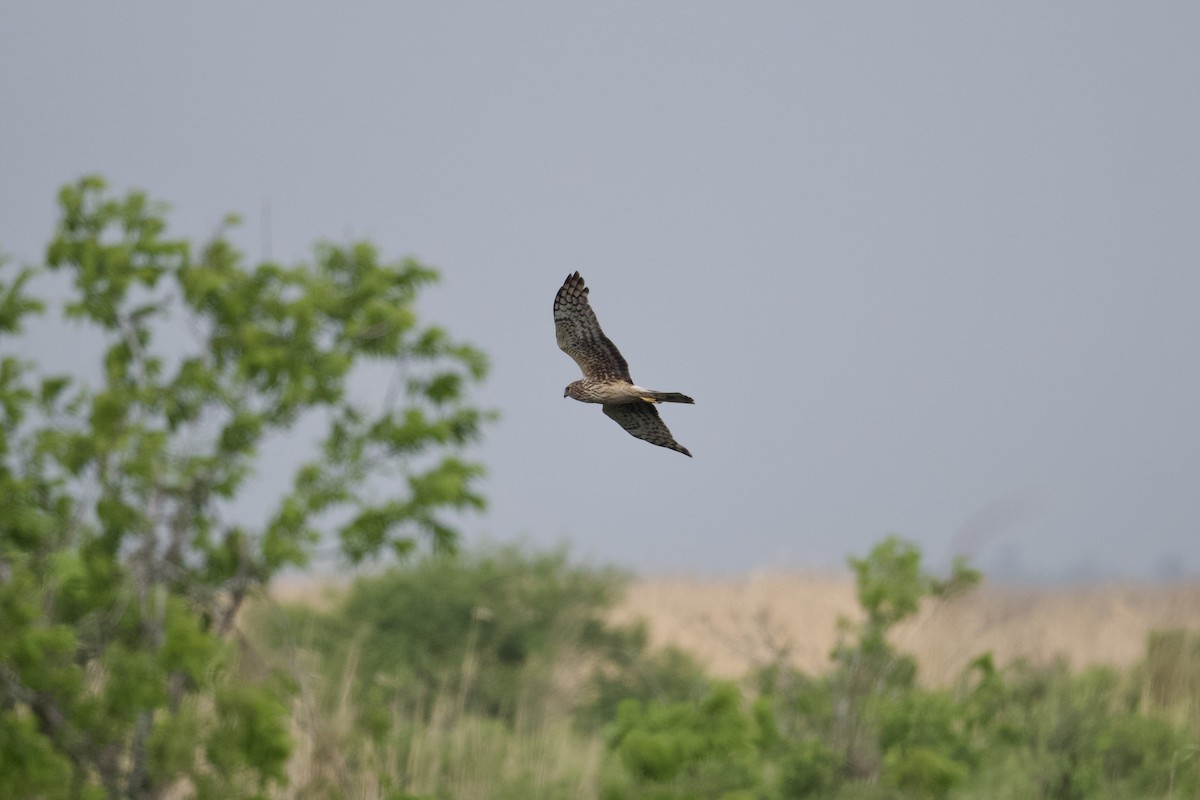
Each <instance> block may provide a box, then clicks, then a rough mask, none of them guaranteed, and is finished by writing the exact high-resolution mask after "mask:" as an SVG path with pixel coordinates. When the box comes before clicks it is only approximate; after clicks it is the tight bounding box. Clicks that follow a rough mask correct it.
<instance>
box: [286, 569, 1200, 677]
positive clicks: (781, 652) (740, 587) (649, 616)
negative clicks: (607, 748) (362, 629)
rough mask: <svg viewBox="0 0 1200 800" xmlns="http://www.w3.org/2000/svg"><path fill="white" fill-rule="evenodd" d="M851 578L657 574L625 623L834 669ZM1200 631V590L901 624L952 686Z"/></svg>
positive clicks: (850, 608)
mask: <svg viewBox="0 0 1200 800" xmlns="http://www.w3.org/2000/svg"><path fill="white" fill-rule="evenodd" d="M342 585H343V584H342V583H341V582H339V581H337V580H324V581H314V580H312V579H304V580H292V581H282V582H279V583H277V584H276V586H275V588H274V590H273V594H274V596H275V597H276V598H277V599H279V600H282V601H286V602H293V601H297V600H300V601H304V602H306V603H313V604H317V605H325V604H326V603H328V600H329V597H330V596H331V593H332V595H333V596H336V594H337V592H338V590H339V587H340V586H342ZM859 613H860V612H859V610H858V606H857V602H856V600H855V595H854V582H853V579H852V578H851V577H850V576H849V575H844V574H822V573H785V572H765V571H764V572H756V573H752V574H748V575H743V576H738V577H733V578H720V579H716V578H703V579H702V578H694V577H686V576H647V577H641V578H637V579H635V580H634V581H632V582H631V584H630V586H629V590H628V592H627V593H626V596H625V598H624V599H623V600H622V601H621V602H620V603H619V604H618V606H617V607H616V608H615V609H614V611H613V614H612V619H613V621H614V622H631V621H633V620H635V619H639V618H640V619H643V620H645V621H646V623H647V625H648V628H649V633H650V638H651V642H652V643H653V644H654V645H656V646H663V645H675V646H677V647H680V648H682V649H684V650H687V651H688V652H690V653H691V654H693V655H694V656H696V657H697V658H698V659H699V660H700V661H701V663H703V664H704V665H705V666H706V667H707V668H708V669H709V670H710V671H711V672H712V673H713V674H715V675H718V676H722V677H729V678H736V677H740V676H742V675H744V674H745V673H746V671H747V670H748V669H751V668H753V667H755V666H764V665H766V664H769V663H772V662H775V661H776V660H777V659H779V658H780V657H783V658H784V659H785V660H787V661H789V662H790V663H792V664H794V665H795V666H797V667H799V668H800V669H802V670H803V671H805V672H808V673H809V674H820V673H822V672H824V671H825V670H826V669H828V667H829V652H830V650H832V648H833V646H834V644H835V643H836V641H837V635H838V624H837V622H838V618H839V617H848V618H850V619H857V617H858V615H859ZM1170 628H1192V629H1200V584H1195V583H1193V584H1176V585H1164V586H1154V585H1138V584H1109V585H1096V586H1079V587H1068V588H1017V587H1008V586H1000V585H988V584H985V585H983V586H981V587H978V588H976V589H974V590H972V591H971V592H969V593H968V594H966V595H965V596H963V597H959V598H956V599H954V600H950V601H945V602H940V603H927V604H926V605H925V606H924V607H923V608H922V611H921V612H920V613H919V614H918V615H917V617H916V618H915V619H913V620H911V621H908V622H905V623H902V624H901V625H900V626H898V629H897V631H896V635H895V637H894V639H895V642H894V643H895V644H896V645H897V646H898V647H900V649H901V650H903V651H905V652H908V653H911V654H912V655H914V656H916V658H917V660H918V662H919V663H920V666H921V673H920V674H921V676H922V679H923V681H924V682H927V683H930V684H939V683H944V682H945V681H948V680H950V679H952V678H953V677H954V676H956V675H958V674H959V672H960V671H961V669H962V668H963V666H964V665H965V664H966V663H967V662H968V661H969V660H970V659H971V658H973V657H974V656H976V655H978V654H979V653H981V652H983V651H985V650H990V651H992V652H993V654H994V655H995V657H996V662H997V663H998V664H1001V665H1003V664H1007V663H1009V662H1011V661H1014V660H1016V659H1019V658H1026V659H1029V660H1030V661H1032V662H1033V663H1035V664H1044V663H1049V662H1050V661H1052V660H1053V659H1055V658H1056V657H1059V656H1062V657H1065V658H1066V659H1067V661H1068V662H1069V664H1070V665H1071V667H1072V668H1075V669H1078V668H1081V667H1085V666H1089V665H1093V664H1106V665H1110V666H1114V667H1118V668H1126V667H1129V666H1132V665H1133V664H1134V663H1135V662H1137V660H1138V659H1139V658H1141V657H1142V656H1143V655H1144V654H1145V647H1146V637H1147V635H1148V634H1149V632H1150V631H1151V630H1163V629H1170Z"/></svg>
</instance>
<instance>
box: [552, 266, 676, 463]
mask: <svg viewBox="0 0 1200 800" xmlns="http://www.w3.org/2000/svg"><path fill="white" fill-rule="evenodd" d="M554 333H555V338H557V340H558V346H559V348H560V349H561V350H562V351H563V352H564V353H566V354H567V355H569V356H570V357H571V358H572V359H574V361H575V363H576V364H578V365H579V369H580V370H582V371H583V379H582V380H578V381H575V382H574V383H571V384H570V385H568V386H567V388H566V390H565V391H564V392H563V396H564V397H572V398H574V399H576V400H579V401H581V402H584V403H600V404H601V405H602V406H603V410H604V413H605V415H607V416H608V417H610V418H612V419H613V420H616V422H617V424H618V425H620V426H621V427H622V428H624V429H625V430H626V431H628V432H629V433H630V434H631V435H633V436H636V437H637V438H639V439H643V440H645V441H647V442H650V443H651V444H655V445H658V446H659V447H666V448H668V449H670V450H675V451H676V452H679V453H683V454H684V455H685V456H688V457H690V456H691V455H692V454H691V453H689V452H688V450H687V448H686V447H684V446H683V445H681V444H679V443H678V442H676V441H675V439H674V437H672V436H671V431H669V430H668V429H667V426H666V423H664V422H663V421H662V418H661V417H659V415H658V411H657V410H656V409H655V408H654V404H655V403H693V402H695V401H694V400H692V398H690V397H688V396H687V395H684V394H680V393H678V392H659V391H656V390H653V389H646V388H643V387H641V386H638V385H637V384H635V383H634V382H633V379H632V378H631V377H630V376H629V364H627V363H626V361H625V358H624V357H623V356H622V355H621V351H619V350H618V349H617V346H616V345H615V344H613V343H612V341H611V340H610V339H609V338H608V337H607V336H605V335H604V331H602V330H600V321H599V320H597V319H596V314H595V312H594V311H592V307H591V304H589V303H588V287H587V286H585V285H584V283H583V278H581V277H580V276H579V273H578V272H576V273H574V274H572V275H568V276H567V280H566V281H565V282H564V283H563V285H562V288H561V289H559V290H558V294H557V295H555V297H554Z"/></svg>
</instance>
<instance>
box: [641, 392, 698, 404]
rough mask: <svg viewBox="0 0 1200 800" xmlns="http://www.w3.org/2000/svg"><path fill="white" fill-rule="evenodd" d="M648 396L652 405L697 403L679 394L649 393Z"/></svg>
mask: <svg viewBox="0 0 1200 800" xmlns="http://www.w3.org/2000/svg"><path fill="white" fill-rule="evenodd" d="M646 396H647V397H648V398H649V400H650V402H652V403H695V402H696V401H695V400H693V399H692V398H690V397H688V396H687V395H686V394H680V393H679V392H647V393H646Z"/></svg>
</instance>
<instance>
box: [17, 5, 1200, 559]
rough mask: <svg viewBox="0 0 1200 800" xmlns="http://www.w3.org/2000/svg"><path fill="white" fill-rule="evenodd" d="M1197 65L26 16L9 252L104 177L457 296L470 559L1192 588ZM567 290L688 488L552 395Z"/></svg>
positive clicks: (1140, 17) (427, 19) (562, 15)
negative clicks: (1089, 577) (331, 246)
mask: <svg viewBox="0 0 1200 800" xmlns="http://www.w3.org/2000/svg"><path fill="white" fill-rule="evenodd" d="M1198 31H1200V5H1197V4H1195V3H1165V2H1164V3H1153V4H1147V3H1108V2H1086V3H1083V2H1076V3H1054V4H1047V3H1004V4H964V3H949V2H947V3H922V4H861V3H843V2H837V3H825V4H820V5H816V4H782V3H772V4H767V3H760V4H747V3H737V4H734V3H726V4H711V3H707V4H706V3H699V4H698V3H605V4H586V5H585V4H564V3H541V4H529V3H519V4H511V3H506V4H498V3H497V4H466V3H436V4H435V3H427V4H402V3H375V4H354V3H346V4H336V5H335V4H325V5H323V6H319V7H314V4H304V5H301V6H298V5H296V4H290V3H256V4H235V3H223V4H212V3H206V4H201V5H188V6H183V5H178V4H172V5H166V4H153V3H137V4H132V3H118V4H105V5H103V6H101V5H99V4H70V5H68V4H55V3H38V4H34V3H24V4H17V3H12V4H8V5H7V7H6V9H5V11H4V14H3V22H2V23H0V130H2V131H3V146H2V147H0V248H2V249H3V250H4V251H5V252H7V253H9V254H11V255H12V256H14V257H15V258H16V259H17V260H19V261H23V262H32V261H36V260H38V259H39V258H40V251H41V248H42V247H43V246H44V244H45V242H46V241H47V240H48V238H49V233H50V229H51V225H52V222H53V219H54V214H55V209H54V194H55V192H56V190H57V188H58V187H59V186H60V185H61V184H63V183H65V182H67V181H70V180H73V179H75V178H76V177H78V176H79V175H81V174H83V173H86V172H100V173H102V174H104V175H106V176H107V177H108V178H109V179H110V181H111V182H112V183H113V185H114V186H115V187H117V188H120V189H124V188H128V187H139V188H143V189H145V190H147V191H148V192H149V193H150V194H151V195H152V196H154V197H157V198H161V199H164V200H168V201H169V202H171V204H172V205H173V207H174V209H175V213H174V215H173V217H172V220H173V226H174V227H173V230H174V231H175V232H177V233H180V234H184V235H188V236H193V237H198V238H204V237H206V236H207V235H208V234H210V233H211V232H212V231H213V229H214V228H215V227H216V225H217V223H218V221H219V220H220V219H221V218H222V216H223V215H224V214H225V213H226V212H229V211H234V212H238V213H241V214H242V215H243V216H244V217H245V219H246V225H245V227H244V229H243V230H242V231H241V233H240V234H239V241H241V242H242V244H243V245H244V246H245V247H246V249H247V251H248V253H249V255H250V256H252V257H256V258H257V257H261V256H262V255H263V254H264V253H265V252H266V251H267V248H268V246H269V250H270V254H271V255H272V256H274V257H275V258H277V259H282V260H296V259H299V258H303V257H305V256H306V255H307V254H308V253H309V252H310V246H311V244H312V243H313V242H314V241H315V240H317V239H321V238H333V239H346V238H348V237H359V236H366V237H369V238H371V239H372V240H374V241H375V242H377V243H378V244H379V245H380V246H381V247H382V248H383V249H384V251H385V252H386V253H387V254H389V255H392V256H400V255H405V254H412V255H416V256H417V257H419V258H421V259H422V260H424V261H426V262H428V263H430V264H433V265H435V266H437V267H438V268H440V269H441V270H442V272H443V276H444V282H443V284H442V286H441V287H439V288H438V289H437V290H436V291H434V292H432V293H430V295H429V296H428V297H427V302H424V303H423V308H424V310H425V312H426V316H427V317H428V318H431V319H433V320H436V321H439V322H441V323H444V324H445V325H446V326H447V327H448V328H449V329H450V330H451V331H453V332H454V333H455V334H457V335H459V336H462V337H466V338H468V339H471V340H473V341H474V342H476V343H477V344H479V345H480V346H482V347H483V348H484V349H486V350H487V351H488V352H489V353H490V355H491V356H492V359H493V364H494V372H493V376H492V377H491V379H490V380H489V382H488V384H487V385H486V387H485V388H484V390H483V391H482V392H481V397H480V399H481V400H482V401H483V402H484V403H486V404H489V405H492V406H494V407H497V408H499V409H500V410H501V412H502V413H503V420H502V421H501V423H500V424H499V425H498V426H496V427H495V428H493V429H492V430H491V431H490V435H489V437H488V440H487V442H486V444H485V445H484V446H482V447H481V448H480V449H479V456H480V457H481V458H482V459H483V460H484V461H485V462H486V463H487V465H488V467H489V469H490V473H491V474H490V477H489V479H488V481H487V484H486V486H487V493H488V495H489V496H490V499H491V509H490V510H489V511H488V513H487V514H486V515H484V516H483V517H479V518H474V519H470V520H468V521H467V523H466V525H465V528H466V530H467V532H468V534H469V538H470V539H477V538H480V537H483V536H488V537H491V538H493V539H499V540H507V539H511V538H519V537H520V538H526V539H529V540H532V541H535V542H546V543H549V542H558V541H564V540H565V541H568V542H570V543H571V545H572V548H573V550H574V552H576V553H577V554H580V555H585V556H590V557H593V558H595V559H597V560H600V561H605V562H614V563H618V564H623V565H627V566H632V567H635V568H639V569H643V570H653V571H660V570H674V571H698V572H727V571H733V570H742V569H747V568H753V567H763V566H799V567H814V566H815V567H822V566H829V565H838V564H841V563H842V560H843V558H844V557H845V555H846V554H847V553H851V552H857V553H861V552H864V551H865V550H866V549H867V548H868V547H869V546H870V545H871V543H873V542H875V541H877V540H878V539H880V538H881V537H883V536H884V535H886V534H888V533H898V534H900V535H903V536H906V537H909V538H911V539H914V540H916V541H918V542H919V543H921V544H922V545H923V546H924V547H925V549H926V551H927V553H928V554H929V555H930V556H931V557H932V558H933V559H935V560H940V559H944V558H945V557H946V556H947V554H948V553H949V552H950V551H951V549H952V547H953V546H954V545H955V543H956V542H958V543H963V544H965V545H966V546H969V547H971V548H973V549H974V550H975V551H977V553H978V556H979V561H980V563H982V564H983V565H984V566H985V567H987V566H988V565H989V564H990V565H1002V566H1003V565H1007V566H1008V567H1020V568H1021V569H1023V570H1024V571H1025V572H1027V573H1031V574H1038V575H1063V574H1071V573H1077V572H1080V571H1083V570H1098V571H1101V572H1105V573H1111V574H1118V575H1143V576H1144V575H1148V574H1153V573H1154V572H1155V571H1156V570H1162V569H1164V568H1167V567H1170V568H1174V569H1178V570H1182V571H1186V572H1192V573H1196V572H1200V412H1198V409H1200V402H1198V396H1200V314H1198V313H1197V305H1198V304H1200V47H1198V46H1197V41H1198V40H1197V32H1198ZM267 206H269V209H270V226H269V227H270V237H269V242H268V241H267V240H266V237H265V236H264V234H263V230H264V225H263V221H264V212H263V209H264V207H267ZM576 269H578V270H579V271H581V272H582V273H583V275H584V277H585V278H586V279H587V281H588V283H589V285H590V286H591V287H592V294H591V296H592V301H593V305H594V307H595V308H596V310H597V312H598V314H599V316H600V319H601V321H602V322H603V324H604V327H605V330H606V332H607V333H608V334H609V336H610V337H612V338H613V339H614V341H616V343H617V344H618V345H619V346H620V347H621V349H622V350H623V352H624V353H625V355H626V357H627V358H628V359H629V361H630V363H631V365H632V372H633V376H634V378H635V379H636V380H638V381H639V382H640V383H642V384H643V385H648V386H652V387H655V388H661V389H667V390H675V391H683V392H686V393H688V394H690V395H692V396H693V397H695V398H696V401H697V404H696V405H695V406H694V407H680V406H672V407H668V408H666V409H665V411H664V416H665V418H666V420H667V422H668V424H669V425H670V427H671V430H672V431H673V432H674V434H675V436H676V438H677V439H678V440H679V441H680V442H682V443H683V444H685V445H686V446H687V447H688V448H690V449H691V451H692V452H693V453H694V454H695V458H694V459H687V458H684V457H682V456H680V455H678V454H676V453H672V452H669V451H667V450H663V449H659V448H654V447H651V446H649V445H647V444H645V443H642V442H638V441H636V440H634V439H632V438H631V437H629V436H628V435H626V434H625V433H624V432H622V431H621V430H620V429H619V428H617V427H616V425H614V424H613V423H612V421H610V420H608V419H606V418H605V417H604V416H603V415H602V414H601V413H600V411H599V409H598V408H595V407H592V406H584V405H581V404H579V403H576V402H574V401H571V400H565V399H563V397H562V388H563V386H565V385H566V384H567V383H568V382H569V381H571V380H574V379H575V378H576V377H577V370H576V368H575V365H574V364H572V363H571V361H570V360H569V359H568V358H567V357H566V356H565V355H563V354H562V353H561V352H559V351H558V349H557V347H556V346H555V343H554V335H553V324H552V319H551V313H550V305H551V300H552V298H553V296H554V293H555V291H556V290H557V288H558V286H559V285H560V284H561V283H562V280H563V278H564V277H565V276H566V274H567V273H568V272H570V271H573V270H576ZM62 343H63V339H62V338H60V337H57V336H56V335H54V334H47V335H46V336H45V338H44V339H43V341H42V342H41V343H40V345H39V346H40V347H43V348H44V350H43V351H42V352H41V353H40V354H41V355H42V356H44V357H45V358H50V359H61V360H63V361H69V360H70V359H71V358H72V353H73V352H74V351H73V350H71V351H70V352H68V348H66V347H64V346H63V344H62ZM359 391H361V392H363V393H365V394H368V395H369V394H370V393H371V392H375V391H378V392H380V394H382V391H383V387H382V386H372V385H370V384H369V382H364V383H363V385H362V386H361V387H360V389H359ZM298 438H301V437H298ZM290 446H291V445H290V444H288V443H282V444H281V445H279V446H277V447H275V448H273V449H272V453H271V459H272V463H270V464H268V469H269V470H270V469H273V468H275V469H278V468H281V467H284V466H286V465H287V464H289V463H291V462H292V460H293V459H292V457H291V456H289V453H288V449H289V447H290ZM297 446H298V445H297ZM964 526H965V529H964Z"/></svg>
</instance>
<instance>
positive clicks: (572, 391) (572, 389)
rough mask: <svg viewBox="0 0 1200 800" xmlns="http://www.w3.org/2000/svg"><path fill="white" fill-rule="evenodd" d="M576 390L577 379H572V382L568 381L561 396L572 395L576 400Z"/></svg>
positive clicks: (577, 386)
mask: <svg viewBox="0 0 1200 800" xmlns="http://www.w3.org/2000/svg"><path fill="white" fill-rule="evenodd" d="M578 390H579V381H574V382H573V383H568V384H567V388H565V389H563V397H574V398H575V399H576V400H578V399H579V395H578V394H576V392H577V391H578Z"/></svg>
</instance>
